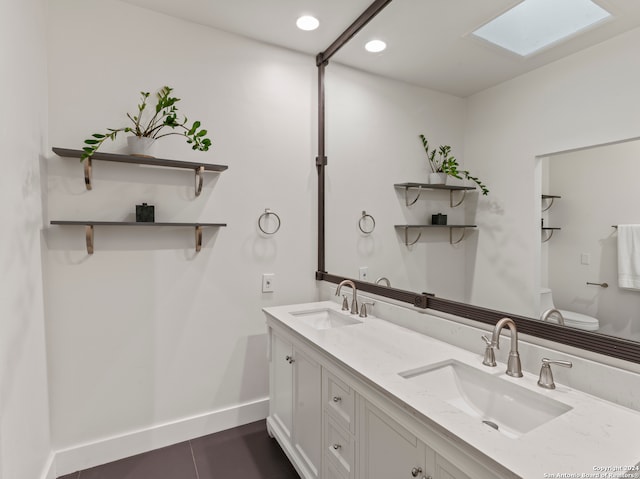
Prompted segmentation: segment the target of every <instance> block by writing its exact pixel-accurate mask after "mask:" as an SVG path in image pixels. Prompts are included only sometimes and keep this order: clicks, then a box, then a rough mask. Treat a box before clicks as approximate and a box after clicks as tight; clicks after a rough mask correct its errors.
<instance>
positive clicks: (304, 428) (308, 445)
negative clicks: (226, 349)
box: [267, 328, 322, 479]
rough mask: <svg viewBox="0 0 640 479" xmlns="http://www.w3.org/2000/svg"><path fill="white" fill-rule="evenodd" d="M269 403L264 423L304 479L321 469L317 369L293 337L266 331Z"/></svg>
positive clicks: (319, 370)
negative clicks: (268, 345) (267, 417)
mask: <svg viewBox="0 0 640 479" xmlns="http://www.w3.org/2000/svg"><path fill="white" fill-rule="evenodd" d="M269 334H270V341H271V350H270V355H269V360H270V365H269V367H270V374H269V383H270V400H269V419H268V422H267V425H268V429H269V432H270V434H271V435H273V436H275V437H276V438H277V439H278V441H279V442H280V445H281V446H282V448H283V449H284V450H285V452H286V453H287V455H288V456H289V458H290V459H291V460H292V461H293V463H294V464H295V465H296V469H297V470H298V472H299V473H300V474H301V475H302V476H303V477H304V478H305V479H316V478H319V477H321V476H320V475H319V473H320V470H321V461H320V456H321V450H320V448H321V446H320V443H321V439H322V438H321V434H320V432H321V426H322V422H321V408H322V406H321V384H322V383H321V381H322V379H321V369H320V364H319V363H318V362H317V361H314V360H313V359H312V358H311V357H310V356H309V355H308V354H305V352H304V348H303V347H302V346H301V345H299V344H297V343H296V342H295V341H294V340H293V338H291V337H288V336H287V335H286V334H284V333H280V332H275V331H274V330H273V329H272V328H270V332H269Z"/></svg>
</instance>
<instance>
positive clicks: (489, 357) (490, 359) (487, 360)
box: [481, 335, 498, 368]
mask: <svg viewBox="0 0 640 479" xmlns="http://www.w3.org/2000/svg"><path fill="white" fill-rule="evenodd" d="M481 338H482V340H483V341H484V342H485V344H486V345H487V347H486V348H485V350H484V359H483V360H482V364H484V365H485V366H489V367H492V368H493V367H496V366H497V365H498V364H497V363H496V353H495V352H494V350H493V346H492V345H491V340H490V339H489V338H487V337H486V336H484V335H482V336H481Z"/></svg>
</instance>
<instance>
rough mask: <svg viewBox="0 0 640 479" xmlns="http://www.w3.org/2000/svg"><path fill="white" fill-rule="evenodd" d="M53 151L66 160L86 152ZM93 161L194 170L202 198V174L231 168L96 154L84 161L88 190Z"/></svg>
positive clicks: (197, 190) (54, 148)
mask: <svg viewBox="0 0 640 479" xmlns="http://www.w3.org/2000/svg"><path fill="white" fill-rule="evenodd" d="M52 150H53V152H54V153H55V154H57V155H59V156H63V157H66V158H81V157H82V155H83V154H84V151H82V150H72V149H69V148H58V147H53V148H52ZM93 160H100V161H112V162H117V163H130V164H136V165H150V166H160V167H164V168H181V169H186V170H193V171H194V172H195V174H196V186H195V188H196V189H195V192H196V196H200V193H201V192H202V183H203V179H202V173H203V172H204V171H211V172H214V173H220V172H222V171H225V170H226V169H227V168H229V167H228V166H227V165H213V164H207V163H196V162H192V161H179V160H168V159H163V158H152V157H147V156H136V155H120V154H117V153H94V154H93V155H91V157H90V158H87V159H86V160H84V183H85V185H86V187H87V189H88V190H90V189H91V188H92V186H91V163H92V161H93Z"/></svg>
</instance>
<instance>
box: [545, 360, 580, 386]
mask: <svg viewBox="0 0 640 479" xmlns="http://www.w3.org/2000/svg"><path fill="white" fill-rule="evenodd" d="M552 364H557V365H558V366H562V367H563V368H570V367H573V363H572V362H571V361H560V360H557V359H547V358H542V367H541V368H540V378H539V379H538V386H540V387H541V388H545V389H555V388H556V383H554V382H553V374H552V373H551V365H552Z"/></svg>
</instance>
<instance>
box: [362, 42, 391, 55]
mask: <svg viewBox="0 0 640 479" xmlns="http://www.w3.org/2000/svg"><path fill="white" fill-rule="evenodd" d="M364 48H365V50H367V51H368V52H371V53H378V52H381V51H382V50H384V49H385V48H387V44H386V43H385V42H383V41H382V40H371V41H370V42H367V44H366V45H365V46H364Z"/></svg>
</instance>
